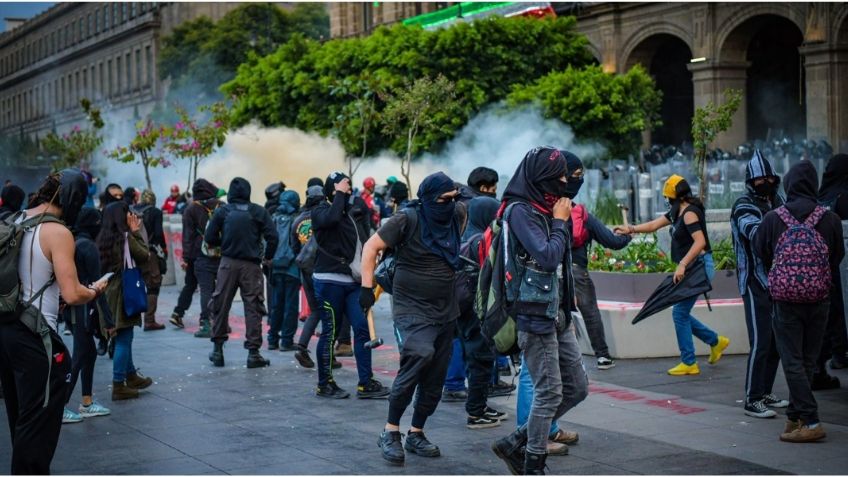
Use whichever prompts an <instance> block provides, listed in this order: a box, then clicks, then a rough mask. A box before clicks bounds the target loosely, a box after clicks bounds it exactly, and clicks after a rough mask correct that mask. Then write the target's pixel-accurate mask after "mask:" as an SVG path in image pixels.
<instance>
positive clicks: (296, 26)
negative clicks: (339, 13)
mask: <svg viewBox="0 0 848 477" xmlns="http://www.w3.org/2000/svg"><path fill="white" fill-rule="evenodd" d="M327 5H328V4H326V3H298V4H297V5H296V6H295V7H294V9H293V10H292V11H291V13H289V18H290V19H291V28H292V30H293V31H296V32H300V33H303V34H304V35H305V36H306V37H307V38H312V39H315V40H324V39H327V38H330V15H329V13H327Z"/></svg>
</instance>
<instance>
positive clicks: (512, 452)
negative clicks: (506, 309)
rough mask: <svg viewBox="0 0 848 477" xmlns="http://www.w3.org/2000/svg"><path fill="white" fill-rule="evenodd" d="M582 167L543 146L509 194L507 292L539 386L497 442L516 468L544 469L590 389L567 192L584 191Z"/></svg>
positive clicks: (566, 155)
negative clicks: (575, 314)
mask: <svg viewBox="0 0 848 477" xmlns="http://www.w3.org/2000/svg"><path fill="white" fill-rule="evenodd" d="M582 173H583V164H582V162H581V161H580V159H579V158H577V156H575V155H574V154H572V153H570V152H567V151H561V150H558V149H555V148H552V147H550V146H540V147H536V148H534V149H531V150H530V151H529V152H528V153H527V154H526V155H525V157H524V159H523V160H522V161H521V163H520V164H519V166H518V168H517V170H516V172H515V174H514V175H513V177H512V179H511V180H510V182H509V184H508V185H507V187H506V190H505V191H504V195H503V200H504V205H505V209H504V210H503V215H502V218H503V224H504V225H503V229H502V233H504V234H506V235H505V237H504V241H505V242H506V244H508V245H507V246H508V247H509V249H508V250H507V251H506V253H505V254H503V255H505V256H506V257H509V258H513V257H514V259H513V260H508V259H507V260H506V261H505V263H504V267H505V268H504V270H505V274H506V299H507V300H509V301H511V302H513V311H512V312H513V313H515V315H514V316H515V319H516V325H517V329H518V337H517V344H518V347H519V348H520V349H521V351H522V353H523V361H522V367H526V368H527V371H528V372H529V374H530V377H531V378H532V381H533V387H534V396H533V405H532V407H531V410H530V415H529V418H528V420H527V422H526V423H525V424H524V425H522V426H521V427H519V428H518V429H517V430H516V431H515V432H513V433H512V434H510V435H508V436H506V437H504V438H502V439H499V440H497V441H495V442H494V443H493V444H492V450H493V451H494V452H495V454H496V455H497V456H498V457H499V458H501V459H502V460H504V462H505V463H506V464H507V467H508V468H509V469H510V471H511V472H512V473H513V474H528V475H542V474H544V468H545V460H546V458H547V449H548V439H549V434H550V429H551V424H552V423H553V422H555V421H557V420H558V419H559V418H560V417H562V416H563V415H564V414H565V413H566V412H568V411H569V410H570V409H572V408H573V407H574V406H576V405H577V404H579V403H580V402H582V401H583V400H584V399H585V398H586V396H587V395H588V378H587V376H586V371H585V369H584V368H583V361H582V355H581V353H580V347H579V345H578V344H577V337H576V335H575V333H574V326H573V323H571V310H572V308H573V305H574V298H573V297H574V284H573V278H572V276H571V248H570V236H569V231H568V228H567V226H566V222H567V221H568V220H569V219H570V216H571V199H569V198H568V197H567V194H568V193H569V192H570V191H571V190H574V194H575V195H576V192H577V189H579V187H580V184H582V182H583V178H582ZM572 182H573V184H572ZM572 188H573V189H572ZM501 259H503V257H501ZM560 273H561V274H562V278H561V279H560V278H559V275H560ZM554 357H556V358H554ZM525 445H526V451H523V450H522V449H523V448H524V447H525Z"/></svg>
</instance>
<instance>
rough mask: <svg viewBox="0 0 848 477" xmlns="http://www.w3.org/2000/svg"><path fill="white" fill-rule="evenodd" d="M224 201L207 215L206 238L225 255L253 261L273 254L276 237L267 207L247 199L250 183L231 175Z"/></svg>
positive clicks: (258, 261)
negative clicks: (263, 240) (219, 247)
mask: <svg viewBox="0 0 848 477" xmlns="http://www.w3.org/2000/svg"><path fill="white" fill-rule="evenodd" d="M227 202H228V204H227V205H224V206H223V207H219V208H218V210H217V211H215V214H214V215H213V216H212V218H211V219H210V221H209V227H208V228H207V229H206V235H205V237H204V238H205V239H206V242H207V243H208V244H209V245H212V246H213V247H217V246H221V255H223V256H224V257H227V258H233V259H237V260H247V261H251V262H256V263H260V262H261V261H262V259H263V258H264V259H265V260H270V259H271V258H273V257H274V252H276V251H277V243H278V241H279V237H277V230H276V229H275V228H274V222H273V221H272V220H271V215H270V214H268V211H267V210H265V209H264V208H263V207H262V206H261V205H258V204H253V203H251V202H250V183H248V182H247V181H246V180H244V179H242V178H240V177H236V178H235V179H233V181H232V182H231V183H230V190H229V193H228V194H227ZM262 239H265V246H264V251H265V253H264V255H263V253H262V251H263V245H262Z"/></svg>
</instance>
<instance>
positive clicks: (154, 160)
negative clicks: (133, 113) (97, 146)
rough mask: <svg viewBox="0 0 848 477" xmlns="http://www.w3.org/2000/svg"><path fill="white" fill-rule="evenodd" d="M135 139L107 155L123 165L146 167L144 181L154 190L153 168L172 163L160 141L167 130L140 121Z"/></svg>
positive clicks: (137, 124)
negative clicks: (136, 164)
mask: <svg viewBox="0 0 848 477" xmlns="http://www.w3.org/2000/svg"><path fill="white" fill-rule="evenodd" d="M135 131H136V132H135V137H133V138H132V140H131V141H130V143H129V145H126V146H118V147H117V148H115V149H113V150H112V151H107V153H106V154H107V155H108V156H109V157H110V158H112V159H114V160H116V161H118V162H123V163H130V162H137V163H140V164H141V165H142V167H144V179H145V180H146V181H147V188H148V189H150V190H153V185H152V183H151V182H150V168H151V167H168V166H170V165H171V162H170V161H168V159H167V158H166V157H165V154H164V153H165V150H164V147H163V144H162V142H161V141H160V139H161V138H162V137H163V133H164V132H166V129H165V128H162V127H156V125H154V124H153V121H151V120H149V119H148V120H147V121H139V122H138V123H136V125H135Z"/></svg>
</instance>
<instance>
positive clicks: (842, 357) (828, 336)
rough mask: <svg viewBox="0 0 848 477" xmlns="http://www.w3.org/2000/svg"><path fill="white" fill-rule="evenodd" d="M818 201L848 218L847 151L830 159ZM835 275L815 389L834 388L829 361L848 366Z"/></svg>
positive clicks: (847, 342) (839, 289)
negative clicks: (828, 369) (828, 366)
mask: <svg viewBox="0 0 848 477" xmlns="http://www.w3.org/2000/svg"><path fill="white" fill-rule="evenodd" d="M818 199H819V203H820V204H821V205H823V206H825V207H827V208H828V209H830V210H831V211H832V212H834V213H835V214H836V215H838V216H839V218H840V219H842V220H848V154H836V155H835V156H833V157H831V158H830V160H829V161H828V163H827V167H826V168H825V170H824V175H823V176H822V184H821V187H820V188H819V197H818ZM837 273H839V276H837V277H835V280H834V288H833V291H832V292H831V298H830V314H829V318H828V321H827V332H826V333H825V338H824V342H823V343H822V351H821V355H820V356H819V361H818V369H817V370H816V373H815V376H813V390H814V391H815V390H819V389H835V388H838V387H839V379H838V378H837V377H836V376H830V375H828V374H827V361H828V360H830V367H831V368H833V369H843V368H848V357H846V351H848V336H846V334H847V333H846V329H845V328H846V327H845V311H844V305H843V303H844V297H843V296H842V287H841V283H842V281H841V280H842V276H841V272H840V271H839V270H837Z"/></svg>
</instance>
